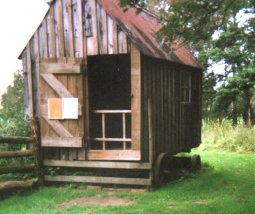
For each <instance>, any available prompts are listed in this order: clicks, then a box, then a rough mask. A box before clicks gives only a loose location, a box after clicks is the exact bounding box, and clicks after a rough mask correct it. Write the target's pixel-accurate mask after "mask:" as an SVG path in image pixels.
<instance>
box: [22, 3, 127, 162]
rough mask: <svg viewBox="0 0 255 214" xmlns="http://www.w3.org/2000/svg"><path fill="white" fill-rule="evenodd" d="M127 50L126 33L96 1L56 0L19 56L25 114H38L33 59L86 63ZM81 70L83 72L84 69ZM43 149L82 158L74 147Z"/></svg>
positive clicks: (52, 155) (51, 153)
mask: <svg viewBox="0 0 255 214" xmlns="http://www.w3.org/2000/svg"><path fill="white" fill-rule="evenodd" d="M129 52H130V42H129V41H128V38H127V36H126V34H125V33H124V32H123V31H122V30H121V29H120V27H119V26H117V24H116V22H115V21H114V20H113V19H112V18H111V17H110V16H109V15H108V14H106V12H105V11H104V9H103V8H102V6H101V5H100V4H99V3H97V1H96V0H56V1H55V2H54V4H52V5H51V7H50V8H49V10H48V12H47V14H46V15H45V17H44V19H43V20H42V22H41V24H40V25H39V27H38V28H37V29H36V31H35V33H34V35H33V36H32V38H31V39H30V41H29V42H28V44H27V46H26V47H25V49H24V50H23V52H22V55H21V56H22V61H23V71H24V78H25V84H26V87H25V89H26V91H25V100H26V104H25V107H26V114H27V115H28V116H30V117H32V114H33V110H34V113H35V115H38V102H39V101H38V98H39V95H38V93H39V87H38V78H39V75H38V71H39V68H38V63H36V62H37V61H39V59H50V60H51V61H52V62H55V61H58V60H57V59H60V60H62V59H64V58H67V59H68V58H79V59H80V58H83V59H84V64H85V65H86V64H87V56H92V55H103V54H126V53H129ZM84 69H85V70H86V66H85V68H84ZM83 72H85V74H86V71H83ZM59 80H60V81H61V82H63V83H66V84H68V85H69V84H73V80H72V79H70V80H67V79H66V77H64V76H63V77H61V76H60V77H59ZM84 88H86V86H85V87H84ZM40 90H44V89H43V88H41V89H40ZM32 92H33V93H32ZM52 93H53V92H52ZM72 93H76V91H73V92H72ZM85 93H86V91H85ZM53 95H54V93H53ZM33 107H34V109H33ZM66 126H68V124H66ZM87 127H88V125H87ZM70 128H71V129H73V128H72V127H70ZM46 129H47V127H46ZM48 131H50V130H48ZM46 132H47V130H46ZM44 152H45V154H47V156H48V158H57V159H59V158H60V159H70V160H72V159H79V160H84V159H85V152H84V149H80V150H79V151H78V153H77V150H76V149H65V148H62V149H54V148H48V149H44Z"/></svg>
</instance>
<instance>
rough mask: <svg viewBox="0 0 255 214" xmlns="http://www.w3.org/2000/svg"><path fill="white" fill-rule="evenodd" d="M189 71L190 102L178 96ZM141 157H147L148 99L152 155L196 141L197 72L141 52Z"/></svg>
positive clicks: (183, 148) (185, 147)
mask: <svg viewBox="0 0 255 214" xmlns="http://www.w3.org/2000/svg"><path fill="white" fill-rule="evenodd" d="M189 75H190V77H191V80H190V81H191V82H190V89H188V90H190V102H186V103H185V102H183V100H182V96H181V82H182V78H188V77H189ZM141 83H142V86H141V87H142V106H141V117H142V119H141V121H142V130H141V136H142V144H141V146H142V160H143V161H148V159H149V153H148V151H149V143H148V142H149V139H148V138H149V133H148V129H149V127H148V102H150V103H151V111H152V114H151V115H152V138H153V139H152V141H153V157H154V159H155V158H156V157H157V155H159V154H160V153H161V152H168V153H169V154H176V153H178V152H185V151H186V152H189V151H190V149H191V148H193V147H196V146H198V145H199V144H200V137H201V136H200V132H201V130H200V125H201V114H200V110H201V109H200V108H201V107H200V105H201V94H200V88H201V73H200V72H199V71H197V70H195V69H192V68H189V67H187V66H181V65H178V64H174V63H170V62H167V61H162V60H158V59H153V58H151V57H148V56H144V55H143V56H142V82H141Z"/></svg>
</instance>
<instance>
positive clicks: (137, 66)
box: [131, 45, 141, 150]
mask: <svg viewBox="0 0 255 214" xmlns="http://www.w3.org/2000/svg"><path fill="white" fill-rule="evenodd" d="M131 94H132V100H131V110H132V115H131V127H132V132H131V135H132V150H140V146H141V145H140V144H141V54H140V51H139V50H138V49H137V48H136V47H135V46H134V45H131Z"/></svg>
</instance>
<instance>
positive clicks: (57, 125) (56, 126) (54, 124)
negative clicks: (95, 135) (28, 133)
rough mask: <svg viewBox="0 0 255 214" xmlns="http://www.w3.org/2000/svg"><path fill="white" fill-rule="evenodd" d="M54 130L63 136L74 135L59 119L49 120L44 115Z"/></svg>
mask: <svg viewBox="0 0 255 214" xmlns="http://www.w3.org/2000/svg"><path fill="white" fill-rule="evenodd" d="M42 118H43V119H44V120H45V121H46V122H47V123H48V124H49V125H50V127H51V128H53V130H54V131H55V132H56V133H57V134H58V135H59V136H61V137H73V135H72V134H71V133H70V132H69V131H68V130H66V129H65V127H64V126H63V125H62V124H61V123H60V122H59V121H58V120H48V119H47V118H46V117H42Z"/></svg>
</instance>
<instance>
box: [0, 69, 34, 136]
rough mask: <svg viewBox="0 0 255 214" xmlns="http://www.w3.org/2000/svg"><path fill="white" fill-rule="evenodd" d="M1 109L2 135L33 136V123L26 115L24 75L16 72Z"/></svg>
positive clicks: (0, 127) (0, 126)
mask: <svg viewBox="0 0 255 214" xmlns="http://www.w3.org/2000/svg"><path fill="white" fill-rule="evenodd" d="M1 104H2V108H1V109H0V135H11V136H31V135H32V130H31V123H30V121H29V120H27V119H26V117H25V115H24V91H23V76H22V73H21V72H17V73H15V74H14V81H13V85H10V86H8V88H7V92H6V93H5V94H3V95H2V100H1Z"/></svg>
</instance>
